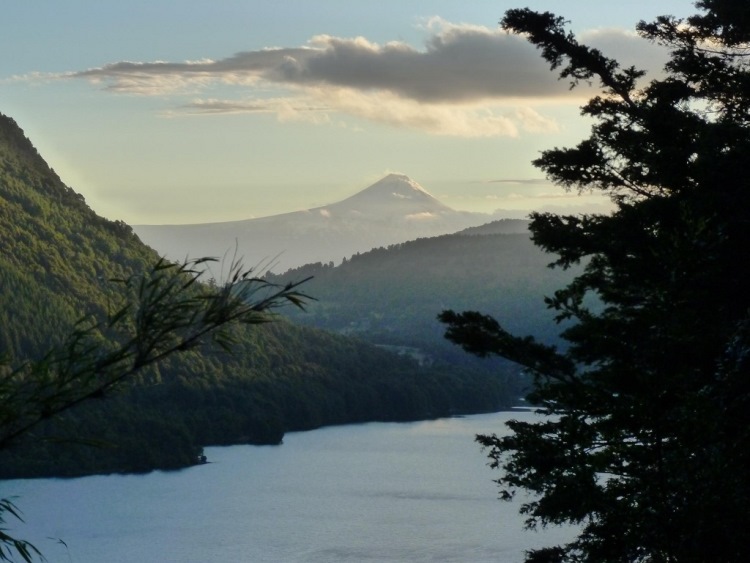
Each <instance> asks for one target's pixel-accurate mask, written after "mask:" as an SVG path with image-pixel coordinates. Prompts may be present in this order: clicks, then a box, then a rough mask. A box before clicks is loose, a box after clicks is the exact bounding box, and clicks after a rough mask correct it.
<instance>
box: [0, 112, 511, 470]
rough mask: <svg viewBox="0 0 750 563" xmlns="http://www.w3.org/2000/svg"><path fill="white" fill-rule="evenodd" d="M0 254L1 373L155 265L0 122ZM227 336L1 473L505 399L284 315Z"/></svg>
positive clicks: (124, 465)
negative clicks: (226, 348) (225, 343)
mask: <svg viewBox="0 0 750 563" xmlns="http://www.w3.org/2000/svg"><path fill="white" fill-rule="evenodd" d="M0 248H1V249H2V250H1V252H0V323H2V324H1V325H0V326H2V331H1V332H0V355H2V356H3V357H5V358H9V361H10V364H11V365H18V364H19V363H21V362H23V361H25V360H27V359H38V358H40V357H41V356H42V355H43V354H44V353H45V351H47V350H49V349H50V348H51V347H52V346H54V345H55V344H56V343H57V342H58V341H59V338H60V337H61V336H62V335H64V334H66V333H67V332H68V331H70V330H71V328H72V327H73V326H74V323H75V322H76V320H78V319H80V318H82V317H84V316H91V315H94V316H103V315H105V314H106V312H107V310H108V309H109V308H110V303H111V302H112V301H113V298H114V297H115V294H114V293H113V292H116V291H117V287H118V286H116V285H114V284H112V283H111V282H110V280H111V279H112V278H124V277H128V276H131V275H134V274H137V273H138V272H141V271H143V270H145V269H147V268H148V267H149V265H151V264H153V263H154V262H155V261H156V260H157V259H158V256H157V255H156V254H155V252H154V251H152V250H151V249H149V248H148V247H146V246H145V245H143V244H142V243H141V242H140V241H139V239H138V238H137V237H136V236H135V235H134V234H133V233H132V231H131V230H130V228H129V227H128V226H127V225H125V224H124V223H121V222H112V221H108V220H106V219H103V218H101V217H99V216H97V215H96V214H95V213H94V212H93V211H92V210H91V209H89V208H88V206H87V205H86V203H85V202H84V200H83V198H82V197H81V196H80V195H78V194H76V193H75V192H74V191H73V190H71V189H70V188H68V187H66V186H65V185H64V184H63V182H62V181H61V180H60V178H59V177H58V176H57V175H56V174H55V172H54V171H53V170H51V169H50V168H49V167H48V165H47V164H46V163H45V162H44V160H43V159H42V158H41V156H40V155H39V154H38V153H37V151H36V150H35V149H34V147H33V146H32V144H31V143H30V142H29V141H28V139H26V138H25V136H24V135H23V132H22V131H21V129H20V128H19V127H18V126H17V125H16V123H15V122H14V121H13V120H12V119H10V118H7V117H5V116H0ZM234 336H235V338H236V340H237V345H236V346H235V347H234V351H233V353H231V354H229V353H226V352H223V351H217V350H213V349H207V348H204V349H197V350H191V351H189V352H186V353H183V354H182V355H181V356H179V357H172V358H170V359H168V360H167V361H165V362H163V363H161V364H159V366H158V367H156V368H153V369H150V370H148V371H146V372H144V373H142V374H141V375H140V376H139V377H138V380H137V381H132V382H131V383H130V384H129V385H127V386H126V387H125V388H122V389H121V390H120V392H119V393H116V394H114V395H112V396H105V397H104V398H102V399H101V400H95V401H91V402H89V403H88V404H85V405H82V406H81V407H78V408H76V409H74V410H72V411H68V413H67V414H66V416H65V417H64V419H62V420H56V421H54V422H52V423H50V424H47V425H45V426H43V427H41V428H39V429H38V432H37V433H36V435H35V436H27V438H29V439H27V440H25V441H24V442H23V443H16V444H14V446H13V447H10V448H5V449H3V450H1V451H0V477H14V476H34V475H79V474H87V473H92V472H111V471H146V470H150V469H153V468H170V467H182V466H185V465H188V464H191V463H194V462H195V461H196V460H197V459H198V456H199V455H200V452H201V447H202V446H204V445H208V444H226V443H240V442H245V443H278V442H279V441H280V440H281V438H282V436H283V433H284V432H285V431H287V430H291V429H302V428H312V427H316V426H320V425H323V424H334V423H344V422H352V421H365V420H406V419H414V418H420V417H427V416H438V415H445V414H450V413H453V412H461V411H462V412H468V411H480V410H489V409H493V408H498V407H501V406H503V405H505V404H507V402H508V401H509V400H510V398H509V397H510V395H512V394H513V393H514V392H515V391H514V390H512V389H510V388H507V387H505V386H504V381H503V379H502V378H499V377H487V376H483V375H481V374H477V373H474V372H466V371H461V370H450V371H448V370H443V369H441V368H430V369H426V368H424V367H420V366H419V365H418V364H417V363H416V362H413V361H411V360H408V359H406V358H401V357H398V356H397V355H395V354H392V353H389V352H386V351H384V350H382V349H379V348H376V347H374V346H372V345H371V344H367V343H365V342H362V341H357V340H352V339H350V338H345V337H342V336H336V335H331V334H326V333H324V332H321V331H318V330H313V329H310V328H301V327H297V326H294V325H291V324H290V323H288V322H283V321H282V322H278V323H273V324H271V325H265V326H262V327H258V326H256V327H238V328H237V329H236V334H235V335H234ZM2 373H4V372H2V371H0V376H2ZM1 400H2V399H1V398H0V401H1ZM5 408H8V405H7V404H5V403H3V402H0V409H5ZM61 437H63V438H70V437H73V438H76V439H77V440H88V441H97V442H100V443H104V444H105V445H104V446H102V447H98V448H94V447H91V446H81V445H75V444H72V443H70V442H69V441H63V442H62V443H60V440H59V438H61ZM47 438H49V439H47Z"/></svg>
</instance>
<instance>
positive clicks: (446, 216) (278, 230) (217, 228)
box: [133, 174, 491, 272]
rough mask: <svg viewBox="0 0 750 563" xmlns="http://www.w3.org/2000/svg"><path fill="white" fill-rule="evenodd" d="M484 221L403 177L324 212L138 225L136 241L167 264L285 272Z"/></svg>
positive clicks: (387, 179) (384, 180)
mask: <svg viewBox="0 0 750 563" xmlns="http://www.w3.org/2000/svg"><path fill="white" fill-rule="evenodd" d="M490 220H491V217H490V216H489V215H485V214H482V213H469V212H465V211H456V210H453V209H451V208H450V207H448V206H446V205H444V204H442V203H441V202H440V201H438V200H437V199H436V198H435V197H433V196H432V195H430V194H429V192H427V190H425V189H424V188H423V187H422V186H420V185H419V184H418V183H417V182H415V181H414V180H412V179H411V178H409V177H408V176H405V175H403V174H389V175H388V176H386V177H384V178H382V179H381V180H379V181H377V182H375V183H374V184H372V185H371V186H369V187H367V188H365V189H364V190H362V191H360V192H357V193H355V194H354V195H352V196H350V197H348V198H346V199H344V200H342V201H339V202H337V203H332V204H330V205H325V206H321V207H315V208H313V209H307V210H305V211H295V212H292V213H284V214H281V215H272V216H269V217H260V218H257V219H247V220H244V221H229V222H225V223H203V224H193V225H136V226H134V227H133V229H134V230H135V232H136V234H138V236H139V237H140V238H141V239H142V240H143V241H144V242H145V243H146V244H148V245H150V246H152V247H153V248H155V249H156V250H157V251H158V252H159V253H161V254H163V255H165V256H166V257H167V258H169V259H172V260H183V259H184V258H185V257H186V256H189V257H192V258H198V257H203V256H213V257H218V258H221V257H222V256H226V255H230V256H231V255H233V254H234V252H235V249H236V251H237V254H238V256H243V257H244V262H245V264H248V265H253V264H261V263H262V264H268V262H269V261H272V263H273V270H274V271H279V272H281V271H285V270H287V269H289V268H295V267H298V266H301V265H303V264H308V263H311V262H325V263H327V262H330V261H332V262H335V263H336V262H339V261H341V260H342V259H343V258H347V257H349V256H351V255H352V254H355V253H357V252H366V251H367V250H371V249H372V248H376V247H380V246H388V245H391V244H395V243H399V242H406V241H408V240H413V239H416V238H420V237H426V236H437V235H443V234H449V233H453V232H456V231H459V230H461V229H464V228H467V227H473V226H477V225H481V224H483V223H487V222H488V221H490Z"/></svg>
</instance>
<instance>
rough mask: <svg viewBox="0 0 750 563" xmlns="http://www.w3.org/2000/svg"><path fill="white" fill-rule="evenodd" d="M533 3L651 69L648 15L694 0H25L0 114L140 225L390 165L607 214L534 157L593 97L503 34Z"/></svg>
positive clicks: (320, 199)
mask: <svg viewBox="0 0 750 563" xmlns="http://www.w3.org/2000/svg"><path fill="white" fill-rule="evenodd" d="M523 6H529V7H531V8H533V9H537V10H549V11H553V12H555V13H557V14H559V15H562V16H565V17H566V18H567V19H569V20H570V22H571V23H570V27H571V29H572V30H573V31H574V32H575V33H576V34H578V35H579V37H580V39H581V40H582V41H583V42H586V43H589V44H591V45H594V46H597V47H599V48H601V49H602V50H603V51H604V52H605V54H610V55H611V56H614V57H615V58H618V59H619V60H622V61H623V62H626V63H627V64H635V65H636V66H639V67H643V68H648V69H650V70H652V71H654V72H658V70H659V68H660V65H661V63H662V62H663V61H664V53H663V52H662V51H661V50H660V49H659V48H658V47H655V46H652V45H650V44H649V43H647V42H645V41H643V40H642V39H639V38H637V37H635V36H634V35H633V33H632V32H633V29H634V27H635V24H636V23H637V21H638V20H640V19H646V20H650V19H652V18H653V17H655V16H656V15H660V14H673V15H677V16H685V15H688V14H690V13H692V11H693V8H692V5H691V3H690V2H687V1H676V0H675V1H672V0H651V1H643V0H629V1H628V2H618V3H614V2H613V3H609V2H607V3H605V2H594V1H592V0H566V1H565V2H563V1H560V0H557V1H553V0H547V1H543V0H525V1H524V2H521V3H516V2H512V1H508V0H496V1H484V0H473V1H463V0H461V1H447V0H437V1H429V2H428V1H416V0H400V1H399V0H387V1H384V2H379V3H374V2H358V1H352V0H296V1H289V0H275V1H271V0H262V1H261V0H243V1H240V0H213V1H177V0H172V1H167V0H148V1H144V0H131V1H129V2H113V1H109V0H65V1H53V0H39V1H35V2H10V3H6V4H4V6H3V20H4V26H3V28H4V29H3V34H2V35H0V49H2V52H3V53H5V55H6V56H5V57H4V59H5V60H4V63H3V66H2V70H0V112H2V113H4V114H6V115H9V116H11V117H13V118H14V119H15V120H16V121H17V122H18V123H19V125H20V126H21V127H22V128H23V129H24V130H25V131H26V133H27V135H28V136H29V137H30V138H31V139H32V141H33V142H34V143H35V145H36V146H37V148H38V149H39V150H40V152H41V154H42V155H43V156H44V157H45V158H46V159H47V161H48V162H49V163H50V164H51V165H52V167H53V168H55V170H56V171H57V172H58V174H60V176H61V177H62V179H63V180H64V181H65V182H66V183H67V184H68V185H70V186H71V187H72V188H73V189H75V190H76V191H78V192H79V193H81V194H83V195H84V197H85V198H86V200H87V201H88V203H89V205H91V206H92V207H93V208H94V209H95V210H96V211H97V212H98V213H100V214H102V215H104V216H106V217H109V218H111V219H121V220H124V221H126V222H128V223H131V224H143V223H197V222H213V221H223V220H233V219H245V218H250V217H259V216H265V215H271V214H275V213H282V212H286V211H296V210H299V209H305V208H309V207H313V206H317V205H323V204H327V203H332V202H334V201H337V200H339V199H342V198H344V197H347V196H349V195H351V194H353V193H354V192H356V191H358V190H359V189H362V188H364V187H366V186H368V185H370V184H371V183H373V182H375V181H377V180H378V179H379V178H381V177H382V176H383V175H385V174H387V173H389V172H400V173H404V174H407V175H409V176H411V177H412V178H413V179H414V180H416V181H417V182H419V183H420V184H421V185H422V186H424V187H425V189H427V190H428V191H429V192H430V193H432V194H433V195H435V196H436V197H438V198H439V199H441V201H443V202H444V203H445V204H447V205H450V206H451V207H454V208H456V209H468V210H474V211H486V212H492V211H495V210H497V209H503V210H507V212H508V214H509V215H510V214H518V213H522V212H525V211H526V210H531V209H540V208H558V209H559V208H560V207H561V206H568V209H569V210H575V209H578V208H579V207H581V208H584V207H585V208H588V209H593V208H595V206H597V205H600V204H601V203H602V200H601V199H600V198H596V197H592V196H586V195H584V196H577V195H576V194H566V193H564V192H562V190H559V189H558V188H555V187H553V186H550V185H549V184H547V183H546V182H545V181H544V179H543V177H542V175H541V173H540V172H539V171H538V170H536V169H534V168H533V167H532V166H531V164H530V161H531V160H532V159H534V158H535V157H536V156H537V155H538V153H539V151H541V150H544V149H545V148H552V147H554V146H567V145H571V144H573V143H575V142H577V140H579V139H581V138H583V137H584V136H585V135H586V133H587V130H588V127H589V124H588V123H586V121H585V120H583V119H582V118H581V117H580V115H579V110H578V108H579V106H580V105H581V103H582V102H583V101H584V99H585V97H586V96H587V95H588V94H590V93H591V91H590V90H586V89H578V90H574V91H572V92H570V91H569V90H568V89H567V88H566V86H565V84H564V83H559V82H557V81H556V80H555V77H554V75H552V74H551V73H550V72H549V71H548V70H547V68H546V66H545V64H544V63H543V62H542V61H541V59H540V58H539V55H538V53H537V52H536V51H535V50H534V48H533V47H531V46H530V45H528V44H526V43H525V42H524V41H523V40H521V39H520V38H518V37H514V36H508V35H506V34H504V33H502V32H501V31H499V29H498V25H497V22H498V21H499V20H500V18H501V17H502V14H503V13H504V11H505V10H506V9H509V8H513V7H523ZM570 206H572V207H570ZM582 206H583V207H582Z"/></svg>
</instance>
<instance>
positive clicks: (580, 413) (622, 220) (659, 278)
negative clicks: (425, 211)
mask: <svg viewBox="0 0 750 563" xmlns="http://www.w3.org/2000/svg"><path fill="white" fill-rule="evenodd" d="M696 6H697V7H698V8H699V10H700V12H699V13H698V14H697V15H695V16H692V17H690V18H687V19H684V20H680V19H676V18H674V17H670V16H664V17H660V18H658V19H657V20H656V21H655V22H652V23H646V22H641V23H640V24H639V25H638V32H639V34H640V35H641V36H642V37H644V38H645V39H647V40H650V41H654V42H657V43H659V44H662V45H664V46H665V47H667V48H668V49H669V51H670V60H669V62H668V63H667V65H666V67H665V72H664V75H663V77H660V78H657V79H653V80H651V81H650V82H648V81H647V80H646V77H645V76H644V73H643V72H641V71H639V70H637V69H634V68H621V67H620V65H618V63H617V62H616V61H614V60H612V59H609V58H607V57H606V56H605V55H604V54H603V53H601V52H600V51H598V50H596V49H592V48H589V47H586V46H585V45H581V44H580V43H578V41H577V40H576V38H575V37H574V36H573V35H572V34H570V33H569V32H567V31H566V29H565V21H564V19H563V18H560V17H558V16H555V15H553V14H550V13H536V12H533V11H531V10H528V9H525V10H510V11H508V12H507V13H506V15H505V18H504V19H503V21H502V25H503V27H504V28H505V29H507V30H509V31H511V32H514V33H519V34H522V35H524V36H525V37H527V38H528V40H529V41H530V42H531V43H533V44H534V45H536V46H537V47H538V48H539V49H540V50H541V53H542V56H543V57H544V58H545V59H546V60H547V61H548V62H549V63H550V66H551V67H552V69H554V70H557V71H558V72H559V73H560V76H561V77H562V78H563V79H566V80H569V81H571V83H572V84H574V85H575V84H577V83H578V82H580V81H589V82H596V83H598V84H599V86H600V87H601V93H600V95H598V96H596V97H594V98H593V99H591V100H590V101H589V102H588V103H587V104H586V105H585V106H584V108H583V114H584V115H585V116H587V117H589V118H591V119H592V120H593V122H594V125H593V127H592V130H591V135H590V137H588V138H587V139H584V140H583V141H581V142H580V143H579V144H578V145H577V146H575V147H572V148H563V149H559V148H558V149H553V150H549V151H546V152H544V153H543V154H542V155H541V157H540V158H539V159H537V160H536V161H535V164H536V165H537V166H538V167H540V168H541V169H543V170H544V171H545V172H546V173H547V175H548V176H549V177H550V178H551V179H552V180H554V181H555V182H556V183H558V184H559V185H562V186H564V187H567V188H570V189H577V190H599V191H602V192H604V193H606V194H608V195H609V196H610V197H611V198H612V200H613V202H614V203H615V204H616V206H617V207H616V210H615V211H614V213H612V214H611V215H584V216H558V215H554V214H535V215H534V216H533V218H532V222H531V231H532V234H533V239H534V242H535V243H536V244H537V245H539V246H540V247H541V248H543V249H545V250H547V251H549V252H553V253H555V254H557V256H558V260H557V263H558V265H559V266H560V267H563V268H566V267H570V266H572V265H576V264H579V263H581V262H583V261H585V266H584V268H583V271H582V272H581V273H579V274H578V275H577V276H576V277H575V279H574V280H573V281H572V282H571V283H569V284H568V285H567V286H565V287H563V288H561V289H560V290H559V291H557V292H556V293H555V294H554V296H553V297H552V298H551V299H550V300H549V305H550V306H551V308H552V309H553V310H554V311H555V312H556V313H557V315H558V318H559V319H561V320H562V319H564V320H568V321H569V322H571V323H572V324H571V325H570V326H568V328H566V330H565V331H564V333H563V338H564V339H565V340H566V341H567V344H568V346H567V348H565V349H564V351H562V352H561V351H558V350H556V349H554V348H551V347H549V346H546V345H543V344H541V343H538V342H536V341H535V340H534V339H532V338H520V337H517V336H514V335H513V334H511V333H510V332H508V331H507V330H505V329H504V328H503V326H502V325H501V324H500V323H498V322H497V321H496V320H495V319H494V318H493V317H491V316H488V315H486V314H483V313H478V312H472V311H469V312H464V313H455V312H452V311H447V312H445V313H444V314H443V315H442V318H443V320H444V321H445V322H447V323H448V333H447V335H448V337H449V338H450V339H451V340H453V341H455V342H457V343H460V344H461V345H462V346H463V347H464V348H466V349H467V350H469V351H472V352H474V353H477V354H480V355H493V354H498V355H500V356H503V357H506V358H509V359H512V360H514V361H517V362H519V363H521V364H523V365H525V366H526V368H527V370H528V372H529V373H530V374H531V376H533V378H534V388H533V390H532V392H531V394H530V395H529V398H530V399H531V400H532V401H534V402H536V403H537V404H539V405H540V406H541V407H542V409H543V412H544V413H546V414H548V415H550V416H549V417H547V418H544V419H542V420H540V421H539V422H537V423H522V422H513V423H511V424H510V427H511V429H512V431H513V432H512V434H510V435H508V436H505V437H498V436H496V435H489V436H481V437H479V441H480V442H481V444H482V445H483V446H485V447H486V448H488V451H489V455H490V459H491V463H492V464H493V465H494V466H495V467H496V468H498V469H499V470H500V477H499V479H498V482H499V483H500V485H501V486H502V494H503V495H504V496H505V497H506V498H510V497H512V496H513V494H514V492H515V491H517V490H519V489H522V490H526V491H529V492H532V493H535V496H533V497H532V500H530V501H528V502H526V503H525V504H524V506H523V509H522V512H523V513H524V514H526V515H527V516H528V519H529V520H528V524H529V525H530V526H536V525H547V524H558V523H573V524H577V525H580V527H581V528H580V529H581V532H580V534H579V536H578V537H577V538H576V539H575V540H574V541H572V542H571V543H569V544H566V545H559V546H552V547H549V548H546V549H541V550H536V551H532V552H530V553H529V554H528V558H527V561H529V562H562V561H571V562H572V561H575V562H591V563H600V562H602V561H623V562H624V561H629V562H630V561H639V562H678V561H679V562H689V561H695V562H705V561H717V562H739V561H748V560H750V543H748V542H747V538H746V532H747V529H748V527H749V526H750V521H749V519H750V511H748V504H749V503H750V418H749V417H750V387H749V386H748V382H750V377H748V376H749V375H750V373H749V371H748V370H749V365H748V357H750V340H749V338H748V336H749V334H750V333H749V332H748V328H749V327H750V295H749V294H748V291H747V289H748V281H749V280H750V270H749V269H750V265H749V264H748V260H747V248H748V246H747V245H748V241H750V212H748V209H750V200H749V198H750V185H749V184H750V179H749V177H748V174H747V166H746V162H747V156H748V154H750V111H749V110H750V4H748V3H747V2H745V1H744V0H705V1H701V2H697V3H696ZM590 296H595V298H596V300H597V301H598V303H599V304H600V307H598V308H596V309H592V308H590V307H588V306H587V302H586V299H587V298H590ZM500 318H501V320H502V317H500Z"/></svg>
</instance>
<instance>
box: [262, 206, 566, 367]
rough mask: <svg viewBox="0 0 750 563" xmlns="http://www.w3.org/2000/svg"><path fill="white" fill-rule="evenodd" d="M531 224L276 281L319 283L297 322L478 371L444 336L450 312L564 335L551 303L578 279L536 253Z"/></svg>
mask: <svg viewBox="0 0 750 563" xmlns="http://www.w3.org/2000/svg"><path fill="white" fill-rule="evenodd" d="M525 224H526V223H525V222H521V221H510V220H506V221H497V222H494V223H490V224H488V225H485V226H483V227H480V228H474V229H469V230H467V231H462V232H460V233H457V234H454V235H445V236H440V237H433V238H424V239H418V240H415V241H411V242H407V243H403V244H397V245H392V246H389V247H388V248H379V249H375V250H372V251H370V252H367V253H364V254H358V255H355V256H353V257H352V258H351V259H350V260H346V261H344V263H343V264H341V265H339V266H335V267H334V266H333V264H320V263H318V264H310V265H308V266H305V267H302V268H298V269H295V270H290V271H289V272H286V273H285V274H283V275H279V276H275V275H270V276H269V278H270V279H272V280H273V281H276V282H284V281H288V280H291V279H295V278H298V277H300V276H314V277H313V279H312V280H311V281H310V282H309V286H308V289H309V291H310V292H311V293H312V294H313V295H315V297H316V299H317V301H316V302H313V303H311V304H310V305H309V307H308V308H307V310H306V311H304V312H296V311H291V310H290V311H289V315H290V316H292V317H293V319H294V320H295V321H296V322H301V323H305V324H309V325H311V326H316V327H321V328H325V329H328V330H332V331H336V332H339V333H344V334H357V335H358V336H359V337H361V338H363V339H366V340H368V341H371V342H374V343H378V344H386V345H394V346H404V347H409V348H415V349H418V350H419V351H420V352H421V353H422V354H423V355H424V356H426V357H428V358H431V359H434V360H445V361H449V362H450V363H452V364H454V365H455V364H464V365H465V364H467V363H474V364H475V365H476V364H477V362H476V361H475V360H474V359H473V358H470V357H468V356H467V355H466V354H465V353H464V352H463V351H462V350H460V349H458V348H457V347H456V346H454V345H452V344H450V343H448V342H447V341H446V340H445V339H444V338H443V337H442V335H443V332H444V327H443V326H442V325H441V324H440V323H439V322H438V321H437V315H438V313H440V312H441V311H442V310H444V309H454V310H477V311H489V312H491V313H492V314H493V315H495V316H496V317H497V318H498V319H501V321H502V323H503V325H504V326H507V327H508V328H509V329H511V330H513V331H517V332H519V333H522V334H533V335H535V336H536V337H538V338H540V339H541V340H543V341H545V342H548V343H555V342H556V341H557V335H558V332H559V327H558V326H556V325H555V323H554V322H552V321H553V317H554V313H553V312H551V311H550V310H548V309H547V307H546V305H545V302H544V297H545V296H551V295H553V294H554V291H555V290H556V289H557V288H559V287H561V286H562V285H563V284H564V282H565V281H566V280H569V279H570V278H571V276H572V274H571V272H570V271H567V272H566V271H561V270H559V269H550V268H549V267H547V265H548V264H549V263H550V262H551V261H552V260H551V257H550V256H549V255H547V254H545V253H544V252H542V251H540V250H539V249H538V248H537V247H535V246H534V244H533V243H532V241H531V239H530V237H529V233H528V232H527V231H522V232H519V230H522V229H519V227H523V226H524V225H525ZM487 363H488V362H487V361H482V362H481V364H487ZM493 369H494V366H493Z"/></svg>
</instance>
